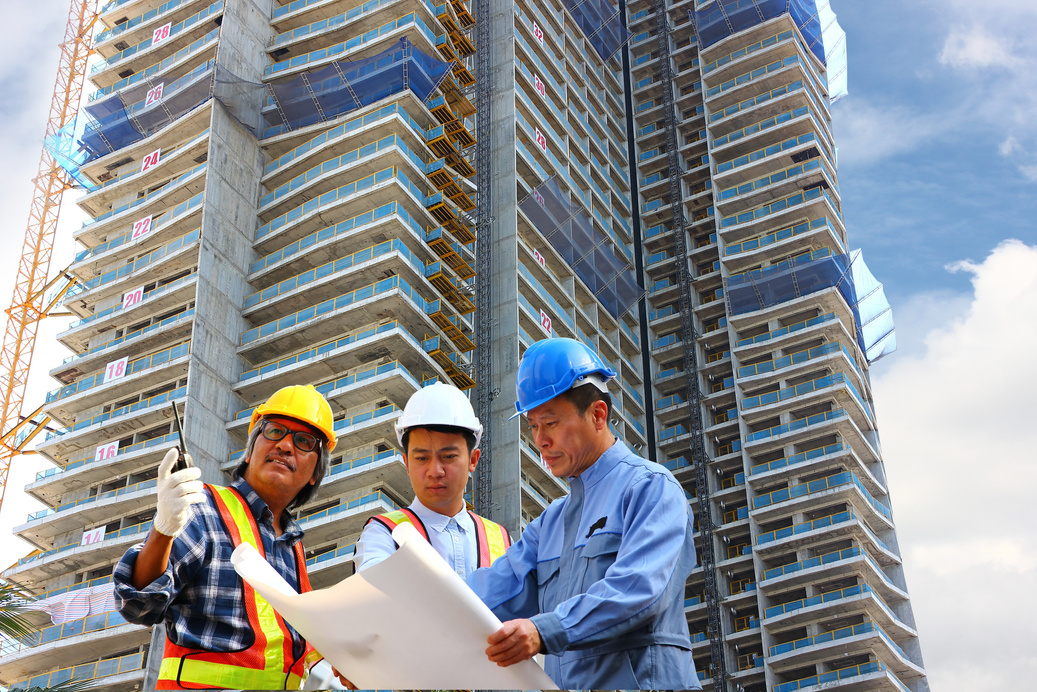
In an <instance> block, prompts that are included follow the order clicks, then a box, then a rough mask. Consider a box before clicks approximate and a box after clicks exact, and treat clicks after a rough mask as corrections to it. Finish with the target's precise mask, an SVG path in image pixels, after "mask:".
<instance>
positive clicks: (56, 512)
mask: <svg viewBox="0 0 1037 692" xmlns="http://www.w3.org/2000/svg"><path fill="white" fill-rule="evenodd" d="M156 482H157V481H156V479H154V478H152V479H151V480H147V481H141V482H139V483H134V484H133V485H129V486H126V487H123V488H117V489H115V490H109V491H107V492H103V493H98V494H97V495H94V496H93V497H84V498H82V499H80V500H74V501H72V502H66V503H64V504H61V505H58V506H57V507H54V508H47V509H42V510H40V511H38V512H34V513H32V514H30V515H29V516H28V517H27V519H26V523H25V524H22V525H21V526H17V527H15V529H14V531H15V533H16V534H18V535H21V536H23V537H26V538H28V536H29V534H31V536H32V538H31V540H32V542H33V543H35V544H36V545H40V544H41V543H46V544H49V543H52V542H53V541H54V539H55V537H57V536H59V535H62V534H67V533H69V532H71V531H75V530H76V529H79V528H82V527H84V526H93V525H97V524H107V523H109V522H111V521H118V519H119V518H120V517H125V516H133V515H135V514H137V513H139V512H141V511H142V510H145V509H147V508H148V507H149V506H152V505H154V503H155V493H154V492H148V491H149V490H151V489H152V488H154V487H155V485H156Z"/></svg>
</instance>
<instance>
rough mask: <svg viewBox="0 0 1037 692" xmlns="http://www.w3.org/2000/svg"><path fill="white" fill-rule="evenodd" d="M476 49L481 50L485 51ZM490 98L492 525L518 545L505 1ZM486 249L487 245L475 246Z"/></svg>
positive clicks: (509, 10) (513, 204)
mask: <svg viewBox="0 0 1037 692" xmlns="http://www.w3.org/2000/svg"><path fill="white" fill-rule="evenodd" d="M485 49H486V48H485V47H484V46H479V50H485ZM489 50H490V51H491V58H490V71H491V73H492V75H493V93H492V96H491V102H492V105H491V114H492V120H491V122H490V137H491V141H490V149H491V154H490V155H491V157H492V162H493V163H492V164H491V166H492V167H491V171H492V177H491V180H489V181H484V180H480V181H479V185H480V187H482V186H488V187H489V189H490V195H491V198H492V211H491V215H492V216H493V218H494V221H493V223H492V227H491V232H490V238H489V242H490V243H491V245H492V248H493V250H492V252H493V267H492V270H491V278H490V285H491V295H492V299H491V301H490V305H488V306H481V305H480V306H479V309H480V310H485V309H488V310H490V314H491V315H492V318H491V320H492V324H493V340H492V343H493V348H492V352H493V355H492V358H493V365H492V367H493V379H494V382H493V385H492V389H493V390H494V391H495V392H497V395H496V397H495V398H494V399H493V401H492V403H491V404H490V407H491V408H490V411H491V416H492V419H493V421H492V425H493V437H492V440H491V448H490V449H488V450H486V452H487V454H488V458H487V461H489V463H490V464H492V472H491V479H492V481H491V482H492V493H493V506H492V508H491V512H490V518H491V519H493V520H494V521H496V522H498V523H499V524H501V525H503V526H504V527H505V528H507V529H508V531H509V532H511V535H512V537H514V538H518V535H519V524H520V520H521V511H522V504H521V499H520V492H521V489H520V485H519V483H520V478H519V470H520V465H521V461H520V459H521V457H520V455H521V453H522V452H521V449H520V435H519V433H520V428H519V421H518V419H515V420H512V421H509V420H508V418H509V417H510V416H511V414H513V413H514V412H515V399H516V393H515V375H516V373H517V372H518V361H519V354H518V319H519V311H518V223H517V213H518V193H517V191H516V188H515V177H516V175H517V169H516V165H517V164H516V150H515V7H514V3H512V2H510V1H509V0H490V46H489ZM480 240H481V242H485V241H486V239H480Z"/></svg>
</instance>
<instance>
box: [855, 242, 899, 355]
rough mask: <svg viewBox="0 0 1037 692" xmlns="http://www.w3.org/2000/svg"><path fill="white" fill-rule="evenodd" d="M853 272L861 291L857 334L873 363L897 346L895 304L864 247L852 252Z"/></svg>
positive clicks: (857, 288) (865, 353)
mask: <svg viewBox="0 0 1037 692" xmlns="http://www.w3.org/2000/svg"><path fill="white" fill-rule="evenodd" d="M850 275H851V276H852V278H853V286H854V291H855V292H856V293H857V312H856V315H857V319H858V327H857V336H858V338H859V339H860V342H861V347H862V348H863V349H864V355H865V357H867V359H868V362H869V363H874V362H875V361H876V360H878V359H879V358H881V357H883V356H888V355H889V354H890V353H893V351H895V350H897V333H896V326H895V325H894V324H893V308H892V307H890V305H889V301H888V300H887V299H886V291H885V289H884V288H883V287H882V284H881V283H880V282H879V280H878V279H876V278H875V275H874V274H872V273H871V270H870V269H868V265H867V264H866V263H865V262H864V256H863V255H862V254H861V251H860V250H854V251H853V252H851V253H850Z"/></svg>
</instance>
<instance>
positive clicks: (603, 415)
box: [591, 399, 609, 430]
mask: <svg viewBox="0 0 1037 692" xmlns="http://www.w3.org/2000/svg"><path fill="white" fill-rule="evenodd" d="M591 416H592V418H593V420H594V427H595V428H596V429H597V430H604V429H606V428H608V427H609V407H608V404H606V403H605V402H604V401H602V400H601V399H598V400H597V401H595V402H593V403H591Z"/></svg>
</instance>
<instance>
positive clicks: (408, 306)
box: [239, 276, 439, 362]
mask: <svg viewBox="0 0 1037 692" xmlns="http://www.w3.org/2000/svg"><path fill="white" fill-rule="evenodd" d="M434 308H436V309H438V308H439V301H433V302H426V301H425V299H424V298H423V297H422V295H421V294H419V293H418V292H417V291H415V290H414V289H413V288H411V286H410V284H409V283H408V282H407V281H406V280H404V279H403V278H401V277H399V276H391V277H389V278H386V279H382V280H381V281H377V282H375V283H373V284H368V285H367V286H364V287H362V288H357V289H355V290H352V291H349V292H347V293H343V294H341V295H338V296H335V297H333V298H328V299H326V300H324V301H323V302H320V303H317V304H316V305H311V306H310V307H306V308H304V309H302V310H299V311H298V312H293V313H290V314H287V315H284V316H283V317H281V318H280V319H277V320H273V321H270V322H267V323H265V324H261V325H259V326H257V327H253V328H252V329H249V330H247V331H245V332H243V333H242V335H241V347H240V348H239V352H240V353H241V354H242V355H244V356H245V357H246V358H248V359H249V360H250V361H252V362H265V361H271V360H274V359H275V358H278V357H280V356H282V355H283V354H285V353H292V352H294V351H302V350H304V349H308V348H311V347H312V346H313V345H314V344H315V343H318V344H319V343H323V342H326V341H327V340H330V339H333V338H335V337H337V336H339V335H341V334H342V333H343V332H348V329H349V327H350V326H351V325H357V324H372V323H377V322H379V321H381V319H382V316H383V315H384V313H385V311H387V310H391V311H392V314H394V315H395V316H396V317H397V319H398V320H400V321H401V322H402V323H403V324H404V325H405V326H406V328H407V330H408V331H409V332H410V333H412V334H414V333H435V332H436V324H437V323H436V322H433V319H432V317H431V313H429V312H427V311H430V310H433V309H434ZM318 318H320V319H318Z"/></svg>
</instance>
